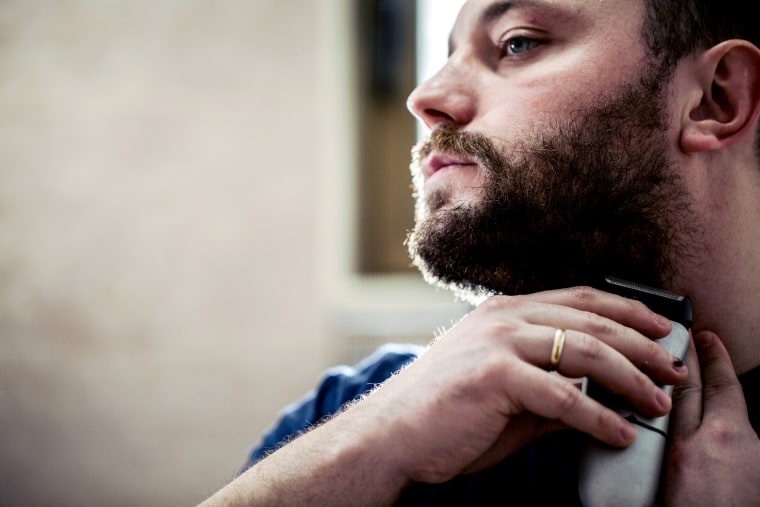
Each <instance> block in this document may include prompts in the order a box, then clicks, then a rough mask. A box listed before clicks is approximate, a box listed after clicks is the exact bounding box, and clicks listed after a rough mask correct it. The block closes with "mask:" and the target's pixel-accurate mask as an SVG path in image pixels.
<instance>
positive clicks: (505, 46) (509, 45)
mask: <svg viewBox="0 0 760 507" xmlns="http://www.w3.org/2000/svg"><path fill="white" fill-rule="evenodd" d="M541 44H543V41H540V40H537V39H531V38H529V37H512V38H511V39H507V40H505V41H502V43H501V44H500V47H499V49H500V53H501V54H500V55H499V56H500V57H502V58H503V57H505V56H515V55H519V54H520V53H523V52H525V51H528V50H530V49H533V48H535V47H537V46H540V45H541Z"/></svg>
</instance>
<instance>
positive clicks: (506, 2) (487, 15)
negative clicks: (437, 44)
mask: <svg viewBox="0 0 760 507" xmlns="http://www.w3.org/2000/svg"><path fill="white" fill-rule="evenodd" d="M522 6H536V7H538V6H546V4H545V2H542V1H540V0H502V1H497V2H493V3H491V4H490V5H488V7H486V8H485V9H483V12H481V13H480V19H479V20H478V21H479V23H480V24H481V25H489V24H491V23H493V22H494V21H496V20H498V19H499V18H500V17H502V16H503V15H504V14H506V13H507V12H508V11H509V10H511V9H513V8H515V7H522ZM547 7H548V6H547ZM551 9H552V10H555V9H556V7H552V8H551ZM454 47H455V44H454V41H453V33H452V34H451V35H449V56H451V54H452V53H453V52H454Z"/></svg>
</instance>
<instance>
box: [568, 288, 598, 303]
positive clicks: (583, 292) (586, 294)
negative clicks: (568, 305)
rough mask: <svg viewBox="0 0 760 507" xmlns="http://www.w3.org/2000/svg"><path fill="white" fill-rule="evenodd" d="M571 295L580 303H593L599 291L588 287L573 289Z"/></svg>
mask: <svg viewBox="0 0 760 507" xmlns="http://www.w3.org/2000/svg"><path fill="white" fill-rule="evenodd" d="M569 290H570V294H571V295H572V296H573V297H574V298H575V299H577V300H578V301H591V300H593V299H595V298H596V297H597V294H598V292H597V290H596V289H594V288H592V287H589V286H587V285H579V286H577V287H571V288H570V289H569Z"/></svg>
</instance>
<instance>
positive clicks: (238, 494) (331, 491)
mask: <svg viewBox="0 0 760 507" xmlns="http://www.w3.org/2000/svg"><path fill="white" fill-rule="evenodd" d="M366 412H367V411H363V410H362V409H361V407H357V406H354V407H351V408H350V409H348V410H347V411H345V412H343V413H342V414H340V415H338V416H336V417H334V418H333V419H332V420H330V421H329V422H327V423H324V424H322V425H320V426H318V427H316V428H314V429H312V430H311V431H309V432H307V433H305V434H303V435H301V436H300V437H298V438H296V439H295V440H293V441H292V442H290V443H288V444H287V445H285V446H283V447H282V448H281V449H279V450H278V451H276V452H274V453H273V454H271V455H269V456H267V457H266V458H265V459H263V460H262V461H260V462H259V463H257V464H256V465H254V466H253V467H251V468H250V469H248V470H247V471H246V472H245V473H243V474H241V475H240V476H239V477H237V478H236V479H235V480H233V481H232V482H230V483H229V484H228V485H226V486H225V487H224V488H222V489H221V490H220V491H218V492H217V493H216V494H215V495H213V496H212V497H211V498H209V499H208V500H206V501H205V502H204V503H202V504H201V506H199V507H218V506H225V507H235V506H244V505H256V506H257V507H258V506H281V505H287V506H298V505H336V506H338V505H339V506H350V505H361V506H369V505H378V506H379V505H391V504H392V503H393V501H394V500H395V499H396V498H397V497H398V495H399V493H400V491H401V489H402V488H403V487H404V486H405V485H406V483H407V481H406V479H405V478H404V477H403V476H402V475H401V474H400V473H397V472H396V471H394V470H393V459H391V458H389V456H388V455H387V454H385V453H384V451H386V450H388V446H387V445H384V444H383V438H384V435H382V428H383V427H384V424H383V421H381V420H378V417H376V416H373V415H369V414H367V413H366Z"/></svg>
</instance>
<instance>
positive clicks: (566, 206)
mask: <svg viewBox="0 0 760 507" xmlns="http://www.w3.org/2000/svg"><path fill="white" fill-rule="evenodd" d="M666 127H667V122H666V119H665V104H664V100H663V99H662V98H661V93H660V92H659V91H658V90H657V89H653V88H652V87H650V86H648V85H645V84H639V85H637V86H630V87H629V88H626V89H625V90H624V91H623V92H622V93H620V94H619V96H618V97H617V98H615V99H614V100H612V101H608V102H607V103H605V104H603V105H597V106H595V107H593V108H589V109H587V110H583V111H579V112H578V113H577V114H576V115H575V116H574V117H573V118H571V119H569V120H566V121H563V122H562V123H561V124H557V125H554V126H552V127H551V128H549V129H545V130H544V131H543V133H541V134H538V135H534V136H532V137H533V138H532V139H530V140H527V141H521V142H518V143H510V144H509V145H504V144H503V143H502V144H499V143H497V142H494V141H492V140H491V139H489V138H488V137H486V136H483V135H480V134H475V133H468V132H459V131H457V130H454V129H452V128H445V127H444V128H440V129H437V130H436V131H434V132H433V133H432V135H431V137H430V139H429V140H427V141H425V142H423V143H421V144H420V145H419V146H418V147H417V148H416V156H415V159H416V160H419V158H420V157H421V156H424V154H425V153H428V152H430V151H431V150H437V151H447V152H453V153H455V154H460V155H463V156H466V157H470V158H474V159H476V160H478V162H479V167H480V170H481V171H483V176H484V180H485V183H484V186H483V188H482V189H481V190H479V194H480V198H479V199H477V200H476V201H475V202H474V203H471V204H468V205H466V206H458V207H455V208H449V209H446V208H443V207H442V205H443V204H445V203H446V202H447V199H448V197H447V196H446V195H445V194H434V195H425V194H424V193H423V191H422V186H421V185H422V183H423V182H422V178H421V177H420V176H419V175H418V174H417V175H416V176H415V185H416V195H417V199H418V202H417V224H416V226H415V229H414V231H413V232H412V233H411V234H410V236H409V238H408V246H409V252H410V255H411V257H412V259H413V262H414V264H415V265H417V266H418V267H419V269H420V270H421V272H422V273H423V275H424V276H425V278H426V279H427V280H428V281H429V282H431V283H433V284H436V285H440V286H444V287H447V288H449V289H451V290H453V291H454V292H455V293H456V294H457V295H458V296H460V297H461V298H463V299H466V300H470V301H477V300H479V299H480V298H481V297H483V296H486V295H490V294H524V293H530V292H536V291H540V290H547V289H552V288H559V287H569V286H575V285H595V284H597V283H598V282H599V281H600V280H601V279H602V278H603V277H604V276H606V275H612V276H617V277H621V278H625V279H629V280H633V281H637V282H639V283H644V284H648V285H653V286H662V287H667V286H668V285H670V282H671V279H672V278H673V277H674V276H675V274H676V273H675V271H674V266H673V263H672V262H671V260H672V256H673V254H674V250H683V249H684V244H685V243H684V241H683V240H684V239H685V238H686V237H688V235H689V234H691V233H693V232H694V231H695V230H696V229H695V226H694V224H695V222H694V221H693V217H692V214H691V212H690V210H689V206H688V202H687V200H686V199H685V197H684V196H683V193H682V187H681V185H680V184H679V180H678V177H677V173H676V172H675V171H674V169H673V168H672V167H671V164H670V162H669V160H668V157H667V151H666V147H667V139H666ZM497 147H498V148H497ZM417 170H418V171H419V168H417ZM680 254H684V255H685V254H686V253H685V252H681V251H679V255H680Z"/></svg>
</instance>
